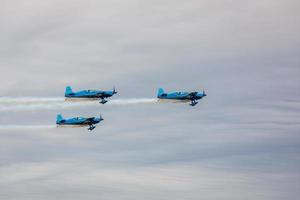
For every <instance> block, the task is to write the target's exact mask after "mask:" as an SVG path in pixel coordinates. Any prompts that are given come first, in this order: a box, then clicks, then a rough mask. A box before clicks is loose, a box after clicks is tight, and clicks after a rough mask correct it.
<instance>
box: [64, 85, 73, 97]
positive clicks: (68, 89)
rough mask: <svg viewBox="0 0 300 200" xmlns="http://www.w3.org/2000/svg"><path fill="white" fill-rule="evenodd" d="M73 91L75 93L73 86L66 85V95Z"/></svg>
mask: <svg viewBox="0 0 300 200" xmlns="http://www.w3.org/2000/svg"><path fill="white" fill-rule="evenodd" d="M71 93H73V91H72V88H71V86H67V87H66V91H65V96H67V95H69V94H71Z"/></svg>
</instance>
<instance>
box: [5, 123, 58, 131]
mask: <svg viewBox="0 0 300 200" xmlns="http://www.w3.org/2000/svg"><path fill="white" fill-rule="evenodd" d="M53 128H56V126H55V125H16V124H11V125H0V130H1V131H10V130H43V129H53Z"/></svg>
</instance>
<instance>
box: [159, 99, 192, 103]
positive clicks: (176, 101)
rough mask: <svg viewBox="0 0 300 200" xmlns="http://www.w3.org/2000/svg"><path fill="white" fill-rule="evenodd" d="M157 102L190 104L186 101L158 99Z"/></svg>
mask: <svg viewBox="0 0 300 200" xmlns="http://www.w3.org/2000/svg"><path fill="white" fill-rule="evenodd" d="M158 102H171V103H187V102H190V100H188V99H160V98H159V99H158Z"/></svg>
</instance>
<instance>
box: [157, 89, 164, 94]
mask: <svg viewBox="0 0 300 200" xmlns="http://www.w3.org/2000/svg"><path fill="white" fill-rule="evenodd" d="M163 93H164V89H162V88H159V89H158V92H157V96H161V95H162V94H163Z"/></svg>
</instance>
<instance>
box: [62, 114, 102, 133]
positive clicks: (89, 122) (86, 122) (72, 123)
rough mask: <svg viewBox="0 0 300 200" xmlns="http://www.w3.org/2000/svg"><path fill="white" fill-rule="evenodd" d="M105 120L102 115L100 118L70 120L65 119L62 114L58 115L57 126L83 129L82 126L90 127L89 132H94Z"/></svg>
mask: <svg viewBox="0 0 300 200" xmlns="http://www.w3.org/2000/svg"><path fill="white" fill-rule="evenodd" d="M103 120H104V119H103V118H102V116H101V115H100V117H99V118H98V117H88V118H86V117H74V118H69V119H64V118H63V116H62V115H61V114H58V115H57V117H56V124H57V126H69V127H82V126H89V128H88V130H89V131H92V130H94V128H96V126H94V125H95V124H98V123H99V122H101V121H103Z"/></svg>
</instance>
